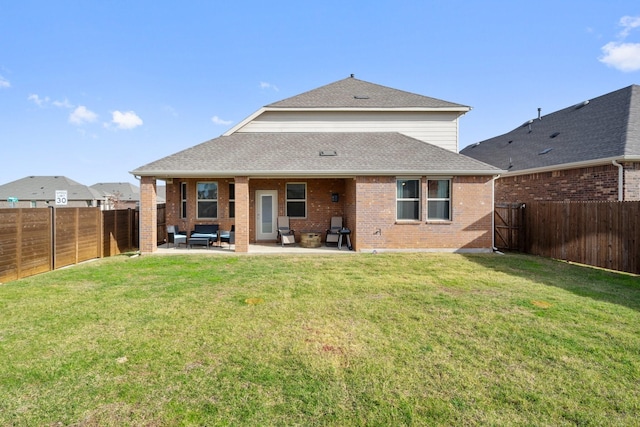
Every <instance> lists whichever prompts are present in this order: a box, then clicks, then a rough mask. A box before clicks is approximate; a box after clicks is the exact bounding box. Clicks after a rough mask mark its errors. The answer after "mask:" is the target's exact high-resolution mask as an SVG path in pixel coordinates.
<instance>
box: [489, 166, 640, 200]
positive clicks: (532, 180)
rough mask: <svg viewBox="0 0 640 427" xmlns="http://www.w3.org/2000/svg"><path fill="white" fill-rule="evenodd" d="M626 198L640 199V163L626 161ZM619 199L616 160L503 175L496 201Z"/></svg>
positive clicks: (498, 183)
mask: <svg viewBox="0 0 640 427" xmlns="http://www.w3.org/2000/svg"><path fill="white" fill-rule="evenodd" d="M624 170H625V172H624V186H625V190H624V193H625V195H624V200H640V164H639V163H624ZM535 200H539V201H585V200H590V201H615V200H618V168H617V167H616V166H614V165H613V164H610V165H603V166H596V167H588V168H580V169H568V170H562V171H553V172H544V173H535V174H529V175H521V176H511V177H510V176H508V175H507V176H503V177H500V178H499V179H498V180H496V202H505V203H514V202H527V201H535Z"/></svg>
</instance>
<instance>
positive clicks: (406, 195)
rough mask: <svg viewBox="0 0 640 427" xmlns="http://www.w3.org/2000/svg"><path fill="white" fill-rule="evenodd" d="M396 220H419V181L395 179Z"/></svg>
mask: <svg viewBox="0 0 640 427" xmlns="http://www.w3.org/2000/svg"><path fill="white" fill-rule="evenodd" d="M396 187H397V194H396V200H397V203H396V205H397V207H396V218H397V219H398V220H405V221H419V220H420V180H419V179H397V180H396Z"/></svg>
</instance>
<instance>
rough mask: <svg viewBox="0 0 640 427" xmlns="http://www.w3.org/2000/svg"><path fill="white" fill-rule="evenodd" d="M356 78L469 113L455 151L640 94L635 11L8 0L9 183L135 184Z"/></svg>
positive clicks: (1, 93)
mask: <svg viewBox="0 0 640 427" xmlns="http://www.w3.org/2000/svg"><path fill="white" fill-rule="evenodd" d="M351 73H354V74H355V76H356V77H357V78H359V79H362V80H366V81H369V82H372V83H377V84H381V85H385V86H389V87H393V88H396V89H402V90H406V91H409V92H414V93H418V94H422V95H427V96H431V97H435V98H441V99H444V100H447V101H451V102H456V103H460V104H464V105H469V106H471V107H472V108H473V109H472V110H471V111H470V112H469V113H467V114H466V115H465V116H463V117H462V118H461V120H460V148H461V149H462V148H463V147H465V146H467V145H469V144H472V143H475V142H478V141H482V140H484V139H487V138H490V137H493V136H496V135H499V134H502V133H505V132H508V131H510V130H511V129H513V128H515V127H516V126H518V125H520V124H521V123H523V122H525V121H526V120H529V119H530V118H533V117H536V116H537V108H538V107H540V108H542V114H543V115H544V114H548V113H551V112H553V111H556V110H559V109H561V108H565V107H568V106H570V105H573V104H576V103H578V102H581V101H583V100H586V99H589V98H593V97H596V96H600V95H603V94H605V93H608V92H611V91H613V90H617V89H620V88H623V87H626V86H629V85H631V84H640V3H639V2H638V1H637V0H608V1H594V0H581V1H558V0H555V1H548V0H537V1H528V2H515V1H514V2H511V1H494V0H486V1H458V2H452V1H450V0H448V1H445V0H443V1H430V0H422V1H420V0H415V1H402V0H396V1H382V0H379V1H375V0H374V1H371V0H369V1H360V0H352V1H344V0H340V1H334V0H323V1H300V0H298V1H277V0H274V1H240V0H239V1H232V2H231V1H227V2H221V1H220V2H215V1H181V2H177V1H176V2H168V1H161V0H155V1H135V0H128V1H108V2H107V1H102V2H100V1H64V0H62V1H48V0H47V1H30V0H20V1H10V0H0V147H1V148H2V156H1V157H0V162H1V163H0V184H3V183H7V182H10V181H13V180H16V179H20V178H23V177H25V176H30V175H64V176H67V177H69V178H71V179H74V180H76V181H79V182H81V183H82V184H85V185H92V184H95V183H97V182H133V183H137V181H136V180H135V178H134V177H133V176H132V175H130V174H129V173H128V171H130V170H133V169H135V168H136V167H138V166H142V165H144V164H146V163H149V162H151V161H154V160H157V159H159V158H161V157H164V156H167V155H169V154H172V153H174V152H177V151H179V150H182V149H185V148H188V147H190V146H193V145H196V144H198V143H201V142H204V141H206V140H208V139H211V138H214V137H217V136H220V135H221V134H222V133H224V132H225V131H226V130H228V129H229V128H231V127H232V126H233V125H234V124H237V123H238V122H240V121H242V120H243V119H244V118H246V117H247V116H249V115H250V114H251V113H253V112H254V111H256V110H258V109H259V108H260V107H262V106H264V105H266V104H269V103H272V102H275V101H278V100H280V99H284V98H287V97H290V96H293V95H296V94H299V93H302V92H305V91H307V90H311V89H315V88H317V87H319V86H322V85H325V84H328V83H331V82H334V81H337V80H340V79H343V78H346V77H348V76H349V74H351Z"/></svg>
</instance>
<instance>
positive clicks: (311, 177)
mask: <svg viewBox="0 0 640 427" xmlns="http://www.w3.org/2000/svg"><path fill="white" fill-rule="evenodd" d="M468 110H469V107H466V106H463V105H460V104H454V103H450V102H447V101H442V100H438V99H434V98H429V97H425V96H422V95H417V94H413V93H408V92H403V91H399V90H396V89H391V88H388V87H385V86H380V85H376V84H372V83H368V82H364V81H362V80H358V79H355V78H354V77H353V76H352V77H349V78H347V79H343V80H339V81H337V82H335V83H332V84H329V85H326V86H322V87H320V88H318V89H315V90H312V91H309V92H305V93H303V94H300V95H297V96H294V97H291V98H287V99H285V100H283V101H279V102H276V103H274V104H270V105H268V106H266V107H263V108H262V109H261V110H259V111H258V112H256V113H254V114H253V115H252V116H250V117H248V118H247V119H246V120H244V121H243V122H241V123H239V124H238V125H236V126H235V127H233V128H232V129H231V130H229V131H228V132H227V133H225V134H224V135H223V136H221V137H218V138H215V139H212V140H210V141H206V142H204V143H202V144H199V145H196V146H194V147H191V148H189V149H187V150H184V151H181V152H178V153H175V154H173V155H171V156H168V157H165V158H163V159H159V160H157V161H154V162H152V163H149V164H147V165H145V166H142V167H140V168H138V169H136V170H134V171H132V172H131V173H132V174H134V175H136V176H138V177H140V179H141V194H142V197H141V205H142V206H141V215H140V217H141V223H142V224H143V225H142V226H141V233H140V250H141V252H143V253H149V252H153V251H155V250H156V246H155V245H156V244H155V242H156V239H155V237H156V236H154V233H156V231H155V230H156V229H155V227H154V226H150V224H152V225H154V224H155V222H154V221H155V218H154V216H153V215H154V213H153V212H152V209H149V208H148V207H149V206H155V204H153V202H154V198H155V196H154V194H153V193H154V192H155V185H156V184H155V183H156V180H158V179H160V180H164V181H166V206H167V210H166V217H167V223H168V224H175V225H178V226H179V228H180V229H182V230H187V231H188V230H192V229H193V228H194V225H195V224H208V223H215V224H218V225H219V226H220V229H227V230H228V229H230V228H231V226H234V227H235V242H236V243H235V250H236V252H247V251H248V250H249V244H250V243H254V242H273V241H275V233H274V230H273V225H274V221H275V218H277V216H289V217H290V224H291V228H292V229H294V230H296V232H297V234H298V236H297V238H298V239H299V233H301V232H305V231H309V232H311V231H314V232H319V233H321V236H322V238H323V239H324V232H325V230H326V229H327V228H328V227H329V223H330V219H331V217H333V216H341V217H342V218H343V223H344V225H345V226H346V227H348V228H349V229H350V230H351V240H352V244H353V246H354V249H355V250H358V251H372V250H440V251H490V250H491V248H492V245H493V240H492V234H493V233H492V226H493V223H492V212H493V180H494V178H495V177H496V176H497V175H498V174H499V173H500V172H501V171H500V170H499V169H498V168H495V167H492V166H489V165H487V164H485V163H483V162H479V161H476V160H474V159H471V158H468V157H466V156H463V155H461V154H459V153H458V152H457V149H458V118H459V117H460V116H461V115H462V114H464V113H466V112H467V111H468ZM271 204H273V206H271Z"/></svg>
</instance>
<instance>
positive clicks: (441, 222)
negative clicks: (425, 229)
mask: <svg viewBox="0 0 640 427" xmlns="http://www.w3.org/2000/svg"><path fill="white" fill-rule="evenodd" d="M425 224H429V225H450V224H453V221H449V220H446V219H443V220H436V219H432V220H429V221H425Z"/></svg>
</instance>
